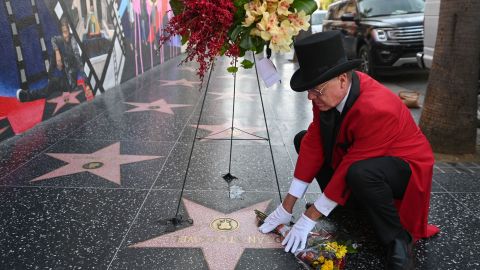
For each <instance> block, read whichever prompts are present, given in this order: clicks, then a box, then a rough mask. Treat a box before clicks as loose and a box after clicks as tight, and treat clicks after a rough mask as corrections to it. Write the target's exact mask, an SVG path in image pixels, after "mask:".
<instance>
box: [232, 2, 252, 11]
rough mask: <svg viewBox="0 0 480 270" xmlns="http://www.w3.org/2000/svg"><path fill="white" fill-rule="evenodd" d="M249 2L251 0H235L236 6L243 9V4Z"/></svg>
mask: <svg viewBox="0 0 480 270" xmlns="http://www.w3.org/2000/svg"><path fill="white" fill-rule="evenodd" d="M248 2H250V0H234V1H233V4H234V5H235V7H237V8H242V9H243V6H244V5H245V4H246V3H248Z"/></svg>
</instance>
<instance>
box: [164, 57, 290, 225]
mask: <svg viewBox="0 0 480 270" xmlns="http://www.w3.org/2000/svg"><path fill="white" fill-rule="evenodd" d="M252 55H253V61H254V63H255V74H256V76H257V84H258V93H259V95H260V101H261V104H262V111H263V119H264V121H265V128H266V130H267V138H264V137H260V136H257V135H255V134H251V133H248V132H246V131H244V130H241V129H239V128H236V127H234V126H233V122H234V119H235V94H236V82H237V74H236V73H234V74H233V106H232V107H233V108H232V124H231V126H230V127H229V128H227V129H224V130H222V131H219V132H216V133H214V134H210V135H209V136H207V137H201V138H198V137H197V133H198V127H199V125H200V120H201V118H202V114H203V108H204V106H205V99H206V96H207V92H208V87H209V85H210V78H211V76H212V72H213V69H214V66H213V65H212V68H211V69H210V73H209V75H208V80H207V85H206V87H205V93H204V95H203V101H202V106H201V109H200V114H199V116H198V121H197V127H196V129H195V135H194V137H193V143H192V148H191V150H190V156H189V158H188V164H187V169H186V170H185V176H184V178H183V184H182V191H181V192H180V197H179V199H178V205H177V210H176V212H175V217H173V218H170V219H166V220H161V221H160V222H162V223H163V224H165V225H170V226H172V227H173V228H170V229H169V231H175V230H176V227H177V226H180V225H182V224H184V223H185V222H187V223H189V224H193V220H192V219H184V218H183V217H182V216H181V215H179V211H180V205H181V201H182V197H183V192H184V190H185V183H186V182H187V177H188V171H189V169H190V163H191V161H192V154H193V149H194V147H195V141H197V140H212V141H213V140H230V156H229V161H228V173H226V174H224V175H222V178H223V179H224V180H225V181H226V182H227V183H228V188H229V190H230V183H231V182H232V181H233V180H235V179H238V178H237V177H236V176H234V175H232V174H231V168H232V152H233V151H232V149H233V141H234V140H249V141H251V140H262V141H268V145H269V147H270V155H271V157H272V163H273V171H274V173H275V180H276V183H277V189H278V195H279V197H280V201H282V194H281V192H280V184H279V182H278V175H277V169H276V166H275V159H274V157H273V150H272V143H271V141H270V133H269V131H268V123H267V116H266V114H265V106H264V104H263V97H262V92H261V87H260V79H259V78H258V70H257V66H256V60H255V53H254V52H252ZM235 66H237V61H236V59H235ZM235 129H236V130H238V131H240V132H243V133H245V134H248V135H251V136H253V137H256V138H251V139H234V138H233V133H234V130H235ZM227 130H230V139H209V138H208V137H210V136H213V135H216V134H220V133H222V132H225V131H227ZM229 196H230V193H229Z"/></svg>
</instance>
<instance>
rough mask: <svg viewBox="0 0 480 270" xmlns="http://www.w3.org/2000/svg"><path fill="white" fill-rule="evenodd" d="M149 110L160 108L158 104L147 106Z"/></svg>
mask: <svg viewBox="0 0 480 270" xmlns="http://www.w3.org/2000/svg"><path fill="white" fill-rule="evenodd" d="M148 108H149V109H150V110H156V109H160V106H148Z"/></svg>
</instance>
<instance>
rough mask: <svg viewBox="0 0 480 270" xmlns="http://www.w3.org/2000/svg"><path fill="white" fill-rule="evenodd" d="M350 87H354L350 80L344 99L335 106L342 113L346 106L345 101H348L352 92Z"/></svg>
mask: <svg viewBox="0 0 480 270" xmlns="http://www.w3.org/2000/svg"><path fill="white" fill-rule="evenodd" d="M350 88H352V83H351V82H350V85H348V89H347V94H346V95H345V97H344V98H343V99H342V102H340V103H339V104H338V105H337V106H336V107H335V108H337V111H338V112H340V114H341V113H342V112H343V107H345V103H346V102H347V98H348V94H350Z"/></svg>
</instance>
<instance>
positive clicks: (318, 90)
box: [308, 77, 336, 96]
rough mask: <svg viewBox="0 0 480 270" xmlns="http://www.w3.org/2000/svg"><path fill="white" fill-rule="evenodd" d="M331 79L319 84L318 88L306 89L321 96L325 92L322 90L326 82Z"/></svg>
mask: <svg viewBox="0 0 480 270" xmlns="http://www.w3.org/2000/svg"><path fill="white" fill-rule="evenodd" d="M335 78H336V77H335ZM335 78H333V79H335ZM333 79H330V80H328V81H326V82H324V83H322V84H320V88H319V89H318V88H316V87H315V88H312V89H310V90H308V91H311V92H314V93H315V94H316V95H318V96H323V94H324V93H325V92H324V89H325V86H327V84H328V83H329V82H331V81H332V80H333Z"/></svg>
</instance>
